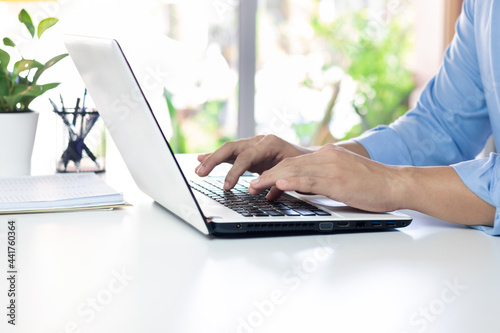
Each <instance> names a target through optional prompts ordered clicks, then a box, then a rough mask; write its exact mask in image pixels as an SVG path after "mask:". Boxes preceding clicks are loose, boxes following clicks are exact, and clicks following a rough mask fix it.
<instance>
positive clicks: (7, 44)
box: [3, 37, 16, 47]
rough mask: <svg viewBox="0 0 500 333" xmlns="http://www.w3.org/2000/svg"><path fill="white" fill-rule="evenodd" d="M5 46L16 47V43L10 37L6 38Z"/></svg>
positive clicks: (4, 40)
mask: <svg viewBox="0 0 500 333" xmlns="http://www.w3.org/2000/svg"><path fill="white" fill-rule="evenodd" d="M3 45H5V46H12V47H15V46H16V43H14V41H13V40H12V39H10V38H9V37H5V38H4V39H3Z"/></svg>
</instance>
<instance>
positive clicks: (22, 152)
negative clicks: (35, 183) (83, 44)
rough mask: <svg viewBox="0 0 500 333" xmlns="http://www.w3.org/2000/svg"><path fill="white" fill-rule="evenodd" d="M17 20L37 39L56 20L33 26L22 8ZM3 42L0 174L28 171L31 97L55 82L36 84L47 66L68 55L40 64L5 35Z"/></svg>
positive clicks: (32, 113) (32, 123)
mask: <svg viewBox="0 0 500 333" xmlns="http://www.w3.org/2000/svg"><path fill="white" fill-rule="evenodd" d="M19 21H20V22H21V23H22V24H24V26H25V27H26V28H27V29H28V32H29V34H30V36H31V39H32V40H35V39H37V38H38V39H40V37H41V36H42V35H43V33H44V32H45V31H46V30H47V29H49V28H50V27H52V26H54V25H55V24H56V23H57V22H58V19H56V18H54V17H49V18H46V19H44V20H42V21H40V22H39V24H38V26H37V27H36V28H35V25H34V24H33V21H32V20H31V17H30V15H29V14H28V12H26V10H24V9H23V10H21V12H20V13H19ZM35 35H36V36H35ZM3 45H4V46H5V48H3V49H2V48H0V177H3V176H12V175H26V174H30V172H31V155H32V152H33V145H34V142H35V134H36V127H37V123H38V113H37V112H35V111H33V110H31V109H30V108H29V105H30V103H31V102H32V101H33V100H34V99H35V98H37V97H38V96H40V95H42V94H44V93H45V92H46V91H48V90H50V89H53V88H55V87H57V86H58V85H59V83H48V84H39V82H38V81H39V79H40V76H41V75H42V74H43V73H44V72H45V71H46V70H47V69H48V68H50V67H52V66H54V65H55V64H56V63H57V62H59V61H60V60H61V59H63V58H65V57H66V56H67V55H68V54H60V55H57V56H55V57H53V58H52V59H50V60H48V61H47V62H45V63H41V62H38V61H37V60H35V59H25V58H24V57H23V55H22V53H21V50H20V49H19V47H18V46H17V45H16V43H14V41H13V40H12V39H11V38H9V37H5V38H3ZM6 50H11V51H16V50H17V52H18V53H19V55H20V58H21V59H20V60H18V61H16V62H14V61H13V59H12V58H11V55H10V54H9V52H7V51H6Z"/></svg>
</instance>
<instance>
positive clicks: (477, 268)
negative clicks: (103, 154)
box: [0, 163, 500, 333]
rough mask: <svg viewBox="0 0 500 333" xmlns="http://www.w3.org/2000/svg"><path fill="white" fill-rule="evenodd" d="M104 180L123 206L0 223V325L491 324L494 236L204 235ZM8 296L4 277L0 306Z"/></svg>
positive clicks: (120, 178)
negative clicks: (9, 248) (119, 193)
mask: <svg viewBox="0 0 500 333" xmlns="http://www.w3.org/2000/svg"><path fill="white" fill-rule="evenodd" d="M118 164H119V163H118ZM118 169H120V170H122V172H117V171H116V170H118ZM106 180H107V181H108V183H110V184H111V185H112V186H114V187H116V188H117V189H121V190H123V191H124V192H125V195H126V197H127V199H128V200H129V201H131V202H132V203H133V204H134V207H130V208H126V209H123V210H117V211H87V212H77V213H75V212H72V213H54V214H36V215H35V214H33V215H19V216H10V217H8V216H2V217H0V237H1V238H0V243H1V244H0V249H1V250H0V269H1V271H2V272H3V273H4V274H7V273H6V272H7V252H6V232H7V221H8V219H9V218H14V219H15V220H16V223H17V241H18V247H17V264H18V268H19V274H18V281H17V287H16V288H17V291H18V295H17V306H18V307H17V325H16V327H12V326H11V325H7V316H6V314H7V310H6V308H5V306H2V309H3V310H2V313H1V316H0V318H1V323H0V327H2V330H1V331H2V332H4V329H3V327H7V328H8V329H7V332H39V333H45V332H47V333H60V332H92V333H94V332H96V333H97V332H106V333H108V332H217V333H223V332H245V333H250V332H384V333H389V332H394V333H403V332H406V333H412V332H440V333H442V332H454V333H457V332H467V333H469V332H482V333H485V332H498V331H499V330H500V323H499V320H498V319H497V314H498V312H499V310H500V288H499V286H498V285H499V281H500V257H499V256H500V238H495V237H491V236H488V235H486V234H484V233H482V232H480V231H476V230H472V229H469V228H465V227H460V226H455V225H452V224H449V223H445V222H442V221H439V220H436V219H433V218H430V217H428V216H424V215H422V214H419V213H416V212H407V213H408V214H409V215H412V216H413V217H414V222H413V223H412V225H411V226H410V227H407V228H405V229H402V230H401V231H393V232H378V233H356V234H341V235H340V234H339V235H329V236H296V237H295V236H294V237H269V238H253V239H213V238H208V237H205V236H203V235H202V234H200V233H199V232H197V231H196V230H194V229H193V228H192V227H190V226H189V225H187V224H185V223H183V222H181V221H179V220H178V219H177V218H175V217H174V216H172V215H171V214H170V213H169V212H168V211H166V210H165V209H163V208H162V207H161V206H159V205H158V204H155V203H154V202H153V201H152V200H151V199H150V198H148V197H147V196H145V195H144V194H142V193H141V192H140V191H138V190H137V188H135V185H134V184H133V182H132V180H131V177H130V175H129V174H128V173H127V172H126V171H125V172H124V171H123V166H122V165H118V166H117V167H116V169H114V166H112V165H109V166H108V172H107V174H106ZM2 276H4V275H2ZM7 290H8V285H7V281H6V279H5V278H2V279H1V280H0V295H1V296H0V299H1V301H0V303H1V304H2V305H5V304H7Z"/></svg>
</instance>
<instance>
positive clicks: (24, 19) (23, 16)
mask: <svg viewBox="0 0 500 333" xmlns="http://www.w3.org/2000/svg"><path fill="white" fill-rule="evenodd" d="M19 22H21V23H24V25H25V26H26V29H28V31H29V32H30V34H31V37H34V36H35V26H34V25H33V21H32V20H31V17H30V15H29V14H28V12H27V11H26V10H24V9H22V10H21V12H19Z"/></svg>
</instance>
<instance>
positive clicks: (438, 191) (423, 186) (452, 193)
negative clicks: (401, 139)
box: [397, 167, 495, 226]
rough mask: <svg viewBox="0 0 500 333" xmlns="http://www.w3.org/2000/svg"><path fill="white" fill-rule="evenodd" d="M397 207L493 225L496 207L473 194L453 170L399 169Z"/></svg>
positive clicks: (459, 222) (464, 222)
mask: <svg viewBox="0 0 500 333" xmlns="http://www.w3.org/2000/svg"><path fill="white" fill-rule="evenodd" d="M400 171H401V176H402V177H401V178H400V179H401V181H400V182H398V185H397V186H399V189H398V191H399V193H400V195H401V196H400V197H401V202H400V208H408V209H413V210H416V211H419V212H422V213H425V214H427V215H430V216H434V217H436V218H439V219H441V220H444V221H448V222H453V223H457V224H464V225H487V226H493V221H494V216H495V207H493V206H492V205H490V204H488V203H487V202H485V201H484V200H482V199H481V198H479V197H478V196H477V195H476V194H474V193H473V192H472V191H471V190H470V189H469V188H468V187H467V186H466V185H465V184H464V183H463V182H462V180H461V179H460V177H459V176H458V174H457V173H456V172H455V170H454V169H453V168H452V167H401V169H400Z"/></svg>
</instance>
